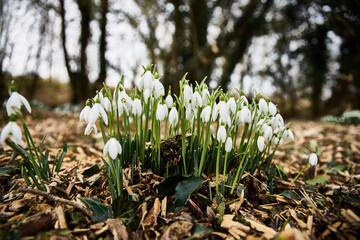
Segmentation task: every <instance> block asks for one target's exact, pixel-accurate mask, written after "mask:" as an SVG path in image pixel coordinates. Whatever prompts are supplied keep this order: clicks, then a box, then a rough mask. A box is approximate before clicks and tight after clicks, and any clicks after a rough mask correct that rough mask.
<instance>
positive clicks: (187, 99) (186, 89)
mask: <svg viewBox="0 0 360 240" xmlns="http://www.w3.org/2000/svg"><path fill="white" fill-rule="evenodd" d="M192 95H193V90H192V88H191V87H190V86H189V85H188V84H186V85H185V86H184V104H185V106H187V105H189V103H190V100H191V99H192Z"/></svg>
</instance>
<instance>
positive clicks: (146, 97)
mask: <svg viewBox="0 0 360 240" xmlns="http://www.w3.org/2000/svg"><path fill="white" fill-rule="evenodd" d="M150 96H151V90H150V89H145V91H144V100H145V103H148V102H149V99H150Z"/></svg>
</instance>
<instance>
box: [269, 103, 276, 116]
mask: <svg viewBox="0 0 360 240" xmlns="http://www.w3.org/2000/svg"><path fill="white" fill-rule="evenodd" d="M276 112H277V110H276V106H275V104H273V103H272V102H269V113H270V115H272V116H275V115H276Z"/></svg>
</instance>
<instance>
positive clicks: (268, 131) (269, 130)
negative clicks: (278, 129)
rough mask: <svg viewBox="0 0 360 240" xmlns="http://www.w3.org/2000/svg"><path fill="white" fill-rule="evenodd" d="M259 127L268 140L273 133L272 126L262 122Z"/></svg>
mask: <svg viewBox="0 0 360 240" xmlns="http://www.w3.org/2000/svg"><path fill="white" fill-rule="evenodd" d="M261 129H262V132H263V133H264V138H265V139H266V140H270V139H271V138H272V135H273V131H272V128H271V127H270V126H269V125H267V124H264V125H263V126H262V128H261Z"/></svg>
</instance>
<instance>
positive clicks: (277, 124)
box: [272, 113, 284, 129]
mask: <svg viewBox="0 0 360 240" xmlns="http://www.w3.org/2000/svg"><path fill="white" fill-rule="evenodd" d="M272 126H273V128H274V129H275V128H281V127H284V119H283V118H282V116H281V115H280V114H279V113H278V114H276V115H275V117H274V119H272Z"/></svg>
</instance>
